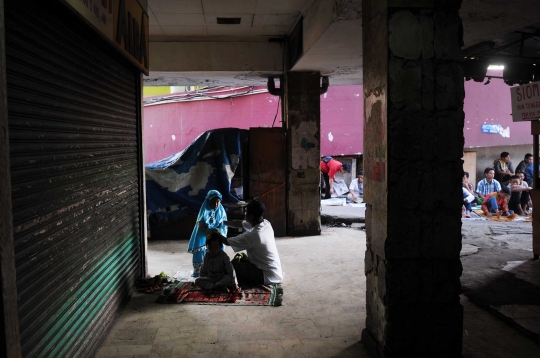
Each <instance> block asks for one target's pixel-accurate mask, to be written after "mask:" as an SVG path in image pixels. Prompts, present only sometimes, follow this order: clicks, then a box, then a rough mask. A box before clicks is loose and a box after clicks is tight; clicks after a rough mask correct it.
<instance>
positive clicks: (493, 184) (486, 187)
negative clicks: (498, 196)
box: [476, 168, 501, 199]
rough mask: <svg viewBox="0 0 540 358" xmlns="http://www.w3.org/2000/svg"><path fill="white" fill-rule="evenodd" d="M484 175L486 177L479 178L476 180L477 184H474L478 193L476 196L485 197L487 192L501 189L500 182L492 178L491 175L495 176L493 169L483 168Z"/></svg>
mask: <svg viewBox="0 0 540 358" xmlns="http://www.w3.org/2000/svg"><path fill="white" fill-rule="evenodd" d="M484 175H485V176H486V177H485V178H484V179H482V180H480V181H479V182H478V185H477V186H476V192H477V193H478V196H479V197H480V198H482V199H485V197H486V196H487V195H488V194H489V193H493V192H499V191H501V183H499V182H498V181H497V180H495V179H493V177H494V176H495V169H493V168H486V169H485V170H484Z"/></svg>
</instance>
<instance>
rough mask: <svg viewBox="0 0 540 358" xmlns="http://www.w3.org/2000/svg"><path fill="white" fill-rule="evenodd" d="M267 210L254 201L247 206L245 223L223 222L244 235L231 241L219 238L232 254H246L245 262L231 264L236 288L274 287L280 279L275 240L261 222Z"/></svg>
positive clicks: (267, 226)
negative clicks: (241, 231) (240, 230)
mask: <svg viewBox="0 0 540 358" xmlns="http://www.w3.org/2000/svg"><path fill="white" fill-rule="evenodd" d="M265 210H266V208H265V206H264V203H263V202H262V201H261V200H260V199H259V198H255V199H253V200H251V201H250V202H249V204H248V205H247V206H246V219H245V220H244V221H241V220H231V221H225V225H227V226H230V227H236V228H241V227H243V228H244V230H245V232H244V233H242V234H240V235H238V236H235V237H230V238H227V239H225V238H222V240H223V243H224V244H225V245H229V246H231V247H232V249H233V250H234V251H235V252H238V251H242V250H246V251H247V259H248V261H247V262H246V261H237V260H233V262H232V263H233V267H234V269H235V271H236V277H237V279H238V284H240V285H243V284H248V285H257V284H261V285H262V284H265V285H268V284H273V283H280V282H281V280H282V279H283V272H282V271H281V261H280V259H279V254H278V251H277V247H276V240H275V238H274V229H273V228H272V224H270V222H269V221H268V220H265V219H264V218H263V215H264V212H265Z"/></svg>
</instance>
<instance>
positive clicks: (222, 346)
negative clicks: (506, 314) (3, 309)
mask: <svg viewBox="0 0 540 358" xmlns="http://www.w3.org/2000/svg"><path fill="white" fill-rule="evenodd" d="M365 245H366V242H365V234H364V232H362V231H360V230H358V229H352V228H324V229H323V232H322V235H321V236H315V237H302V238H281V239H278V240H277V246H278V250H279V252H280V256H281V260H282V263H283V269H284V271H285V275H286V277H285V279H284V281H283V288H284V304H283V306H281V307H257V306H253V307H246V306H239V307H235V306H204V305H183V304H176V305H174V304H170V305H162V304H157V303H154V300H155V299H156V297H157V296H156V294H142V293H136V294H134V296H133V297H132V298H131V300H130V302H129V303H128V304H127V306H126V307H125V308H124V310H123V312H121V314H120V317H119V319H118V321H117V322H116V323H115V325H114V326H113V327H112V329H111V331H110V333H109V335H108V337H107V338H106V340H105V342H104V343H103V345H102V347H101V348H100V350H99V352H98V354H97V357H215V356H222V357H231V356H255V357H258V356H262V357H331V356H337V357H343V356H354V357H367V353H366V351H365V349H364V346H363V345H362V343H361V342H360V334H361V331H362V329H363V328H364V327H365V283H366V280H365V276H364V271H363V266H364V251H365ZM186 249H187V242H185V241H161V242H150V243H149V251H148V262H149V269H150V274H157V273H159V272H161V271H164V272H165V273H167V274H169V275H170V274H171V273H173V272H174V273H175V272H176V271H182V270H184V269H188V268H189V267H190V262H191V255H190V254H188V253H186ZM227 253H228V254H229V256H232V251H230V248H227ZM462 303H463V305H464V310H465V320H464V335H463V341H464V343H463V356H464V357H465V358H480V357H482V358H483V357H486V358H487V357H490V358H498V357H501V358H503V357H505V358H507V357H538V356H540V347H539V346H538V345H536V344H535V343H534V342H533V341H531V340H530V339H528V338H526V337H524V336H522V335H521V334H520V333H519V332H517V331H516V330H515V329H513V328H512V327H510V326H508V325H507V324H506V323H504V322H502V321H500V320H499V319H497V318H495V317H493V316H492V315H490V314H489V313H487V312H486V311H484V310H483V309H481V308H479V307H477V306H475V305H474V304H472V303H471V302H469V301H468V300H467V299H466V298H465V297H463V298H462Z"/></svg>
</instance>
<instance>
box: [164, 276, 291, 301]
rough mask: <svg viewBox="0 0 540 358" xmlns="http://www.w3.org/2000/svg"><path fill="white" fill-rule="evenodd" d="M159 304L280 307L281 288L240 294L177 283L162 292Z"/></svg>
mask: <svg viewBox="0 0 540 358" xmlns="http://www.w3.org/2000/svg"><path fill="white" fill-rule="evenodd" d="M157 301H158V302H160V303H192V304H199V305H238V306H281V304H282V301H283V288H282V287H281V285H280V284H272V285H264V286H263V285H260V286H255V287H247V286H246V287H242V292H223V291H206V290H203V289H202V288H200V287H198V286H195V284H194V283H193V282H178V283H176V284H175V285H174V286H173V288H172V289H170V290H166V291H165V292H163V293H162V294H161V295H160V296H159V298H158V300H157Z"/></svg>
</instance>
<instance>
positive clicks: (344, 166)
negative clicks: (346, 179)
mask: <svg viewBox="0 0 540 358" xmlns="http://www.w3.org/2000/svg"><path fill="white" fill-rule="evenodd" d="M342 168H343V169H345V170H346V171H347V173H350V172H351V165H350V164H343V167H342Z"/></svg>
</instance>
